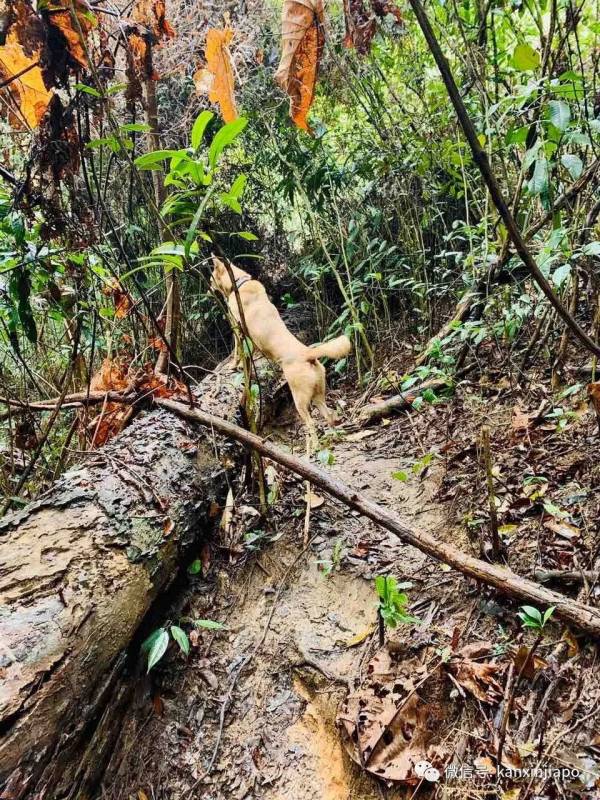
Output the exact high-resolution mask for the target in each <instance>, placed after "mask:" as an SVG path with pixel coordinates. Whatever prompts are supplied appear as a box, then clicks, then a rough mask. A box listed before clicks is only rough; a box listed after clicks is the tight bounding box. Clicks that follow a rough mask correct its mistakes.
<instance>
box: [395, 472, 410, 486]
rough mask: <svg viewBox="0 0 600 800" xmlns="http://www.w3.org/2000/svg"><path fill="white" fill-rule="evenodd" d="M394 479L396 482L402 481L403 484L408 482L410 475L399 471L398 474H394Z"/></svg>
mask: <svg viewBox="0 0 600 800" xmlns="http://www.w3.org/2000/svg"><path fill="white" fill-rule="evenodd" d="M392 478H393V479H394V480H395V481H401V482H402V483H404V482H405V481H407V480H408V474H407V473H406V472H404V471H403V470H398V472H392Z"/></svg>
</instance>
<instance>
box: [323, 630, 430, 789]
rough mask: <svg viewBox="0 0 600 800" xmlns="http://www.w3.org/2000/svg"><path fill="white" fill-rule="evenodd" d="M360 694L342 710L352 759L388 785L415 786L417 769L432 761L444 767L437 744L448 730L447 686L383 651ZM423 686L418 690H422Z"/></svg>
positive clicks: (371, 664) (341, 721)
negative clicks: (445, 691) (444, 701)
mask: <svg viewBox="0 0 600 800" xmlns="http://www.w3.org/2000/svg"><path fill="white" fill-rule="evenodd" d="M366 674H367V678H366V679H365V682H364V683H363V685H362V686H361V687H360V689H359V690H358V691H356V692H354V693H353V694H351V695H349V696H348V698H347V699H346V701H345V702H344V704H343V705H342V707H341V709H340V711H339V713H338V716H337V725H338V727H340V728H341V732H342V741H343V744H344V747H345V748H346V750H347V751H348V753H349V755H350V757H351V758H352V759H353V760H354V761H355V762H356V763H357V764H360V765H361V766H362V767H363V768H364V769H365V770H367V772H370V773H371V774H373V775H375V776H377V777H378V778H380V779H381V780H385V781H398V782H401V783H408V784H412V785H416V784H418V783H419V782H420V780H421V779H420V778H419V777H418V775H417V774H416V773H415V769H414V767H415V764H418V763H419V762H420V761H429V762H430V763H431V764H432V765H434V766H435V767H438V768H441V766H442V765H443V761H444V760H445V758H444V754H443V751H442V750H441V748H439V747H438V746H437V745H436V742H437V741H439V739H440V736H441V733H442V731H443V729H444V720H443V719H442V718H441V715H442V714H443V713H444V709H445V707H446V706H445V705H444V703H443V683H442V681H441V680H440V677H439V671H438V670H436V671H435V672H434V673H432V674H431V675H428V674H427V673H426V672H424V667H423V665H422V664H420V662H419V661H418V660H417V659H413V660H411V661H405V660H403V658H402V656H401V654H399V653H397V652H395V651H393V650H391V649H390V647H389V646H386V647H383V648H382V649H381V650H379V652H378V653H377V654H376V655H375V656H374V658H373V659H372V660H371V661H370V662H369V664H368V666H367V672H366ZM417 686H419V691H417ZM421 688H422V693H423V696H425V697H427V700H428V702H427V703H426V702H425V701H424V700H422V699H421V696H420V691H421Z"/></svg>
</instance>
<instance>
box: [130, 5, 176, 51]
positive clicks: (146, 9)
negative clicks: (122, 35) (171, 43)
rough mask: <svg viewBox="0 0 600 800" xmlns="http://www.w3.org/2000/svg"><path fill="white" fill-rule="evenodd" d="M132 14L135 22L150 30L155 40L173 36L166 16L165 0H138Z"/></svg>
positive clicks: (173, 33)
mask: <svg viewBox="0 0 600 800" xmlns="http://www.w3.org/2000/svg"><path fill="white" fill-rule="evenodd" d="M132 16H133V19H134V20H135V21H136V22H138V23H139V24H140V25H143V26H144V27H145V28H148V29H149V30H150V32H151V33H152V35H153V36H154V39H155V41H156V42H160V41H161V40H163V39H172V38H173V37H174V36H175V31H174V30H173V28H172V26H171V24H170V22H169V21H168V19H167V17H166V8H165V0H138V2H137V3H136V4H135V7H134V9H133V13H132Z"/></svg>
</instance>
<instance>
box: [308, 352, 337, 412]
mask: <svg viewBox="0 0 600 800" xmlns="http://www.w3.org/2000/svg"><path fill="white" fill-rule="evenodd" d="M317 366H318V367H320V369H319V377H318V381H317V384H316V386H315V392H314V395H313V400H312V401H313V405H315V406H316V407H317V408H318V410H319V413H320V414H321V416H322V417H323V419H324V420H325V422H326V423H327V424H328V425H329V426H330V427H332V426H333V425H335V414H334V413H333V411H332V410H331V409H330V408H329V406H328V405H327V403H326V402H325V390H326V388H327V385H326V383H325V367H324V366H323V365H322V364H317Z"/></svg>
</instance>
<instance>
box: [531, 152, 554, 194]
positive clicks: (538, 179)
mask: <svg viewBox="0 0 600 800" xmlns="http://www.w3.org/2000/svg"><path fill="white" fill-rule="evenodd" d="M549 177H550V174H549V169H548V162H547V161H546V159H545V158H538V159H537V160H536V162H535V168H534V170H533V175H532V177H531V180H530V181H529V183H528V184H527V187H528V189H529V193H530V194H532V195H537V194H544V193H546V192H547V191H548V181H549Z"/></svg>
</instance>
